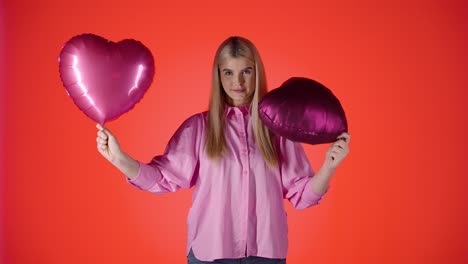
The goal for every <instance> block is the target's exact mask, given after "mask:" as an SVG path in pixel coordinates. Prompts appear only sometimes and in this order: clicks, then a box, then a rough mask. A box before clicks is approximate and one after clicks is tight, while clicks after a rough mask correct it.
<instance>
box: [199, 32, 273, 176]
mask: <svg viewBox="0 0 468 264" xmlns="http://www.w3.org/2000/svg"><path fill="white" fill-rule="evenodd" d="M226 56H230V57H233V58H236V57H246V58H248V59H252V60H253V61H254V62H255V91H254V94H253V98H252V102H251V109H250V110H251V113H252V129H253V133H254V136H255V142H256V144H257V146H258V147H259V148H260V151H261V153H262V155H263V158H264V159H265V160H266V162H267V163H268V165H269V166H270V167H272V166H275V165H277V164H278V157H277V153H276V149H275V146H274V144H273V142H272V136H271V134H270V131H269V130H268V128H267V127H265V125H264V124H263V123H262V121H261V119H260V118H259V116H258V103H259V101H260V99H261V98H262V96H263V95H264V94H265V93H266V92H267V84H266V77H265V68H264V66H263V62H262V60H261V58H260V54H259V52H258V50H257V48H256V47H255V46H254V44H253V43H252V42H250V41H249V40H247V39H245V38H242V37H237V36H234V37H230V38H228V39H226V40H225V41H224V42H223V43H221V45H220V46H219V47H218V50H217V51H216V55H215V58H214V62H213V77H212V83H211V97H210V106H209V112H208V126H207V133H206V151H207V155H208V157H209V158H212V159H216V158H219V157H221V156H222V155H223V153H224V151H225V149H226V138H225V137H224V125H225V124H224V105H225V103H226V102H227V101H226V100H227V95H226V93H225V92H224V89H223V88H222V84H221V80H220V76H219V74H220V71H219V63H220V60H221V58H223V57H226Z"/></svg>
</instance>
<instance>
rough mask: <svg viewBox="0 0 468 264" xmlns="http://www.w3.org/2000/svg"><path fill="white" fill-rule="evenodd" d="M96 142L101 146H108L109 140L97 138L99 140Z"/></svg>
mask: <svg viewBox="0 0 468 264" xmlns="http://www.w3.org/2000/svg"><path fill="white" fill-rule="evenodd" d="M96 141H97V142H98V143H99V144H104V145H107V139H103V138H100V137H97V138H96Z"/></svg>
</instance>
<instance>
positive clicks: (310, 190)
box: [97, 37, 350, 264]
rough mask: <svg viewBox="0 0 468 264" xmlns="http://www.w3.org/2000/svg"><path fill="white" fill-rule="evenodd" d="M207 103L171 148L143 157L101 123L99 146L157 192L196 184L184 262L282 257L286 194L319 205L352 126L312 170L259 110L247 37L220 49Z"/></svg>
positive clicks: (260, 73)
mask: <svg viewBox="0 0 468 264" xmlns="http://www.w3.org/2000/svg"><path fill="white" fill-rule="evenodd" d="M212 80H213V81H212V90H211V98H210V107H209V111H208V112H204V113H199V114H196V115H194V116H192V117H190V118H188V119H187V120H186V121H185V122H184V123H183V124H182V125H181V126H180V128H179V129H178V130H177V131H176V132H175V134H174V135H173V137H172V138H171V140H170V141H169V143H168V145H167V148H166V150H165V153H164V154H163V155H160V156H156V157H154V158H153V160H152V161H151V162H150V163H148V164H144V163H142V162H140V161H136V160H134V159H133V158H131V157H130V156H129V155H127V154H126V153H125V152H123V151H122V150H121V149H120V147H119V144H118V142H117V140H116V138H115V137H114V136H113V135H112V134H111V132H110V131H109V130H107V129H105V128H103V127H101V126H100V125H98V126H97V127H98V129H99V131H98V136H97V148H98V150H99V152H100V153H101V154H102V155H103V156H104V157H105V158H106V159H107V160H109V161H110V162H111V163H112V164H113V165H115V166H116V167H117V168H118V169H119V170H120V171H122V172H123V173H124V174H125V175H126V176H127V178H128V181H129V182H130V183H131V184H132V185H134V186H135V187H137V188H139V189H143V190H147V191H150V192H153V193H166V192H175V191H177V190H178V189H179V188H181V187H182V188H191V187H194V191H193V198H192V207H191V208H190V211H189V215H188V220H187V223H188V236H187V255H188V263H189V264H192V263H286V260H285V258H286V254H287V246H288V240H287V219H286V212H285V208H284V204H283V199H285V198H286V199H288V200H289V201H290V202H291V203H292V205H293V206H294V207H295V208H296V209H304V208H307V207H310V206H312V205H314V204H317V203H318V202H319V201H320V199H321V198H322V196H323V195H324V194H325V192H326V191H327V189H328V183H329V180H330V178H331V176H332V174H333V172H334V171H335V169H336V167H337V166H338V165H339V164H340V163H341V162H342V160H343V159H344V157H345V156H346V155H347V154H348V152H349V148H348V144H349V140H350V135H349V134H347V133H343V134H342V135H340V136H339V137H338V138H340V139H343V140H337V141H336V142H335V143H334V144H332V145H331V146H330V148H329V149H328V151H327V153H326V157H325V161H324V163H323V165H322V167H321V169H320V170H319V171H318V172H317V173H314V172H313V170H312V168H311V166H310V164H309V162H308V160H307V157H306V155H305V153H304V151H303V149H302V146H301V145H300V144H299V143H295V142H292V141H290V140H287V139H285V138H283V137H277V136H274V135H273V134H270V132H269V131H268V129H267V128H266V127H265V126H264V125H263V124H262V122H261V120H260V118H259V116H258V102H259V100H260V98H261V96H262V95H263V94H265V92H266V80H265V73H264V67H263V63H262V60H261V58H260V55H259V53H258V51H257V49H256V47H255V46H254V45H253V44H252V43H251V42H250V41H249V40H247V39H245V38H241V37H230V38H228V39H226V40H225V41H224V42H223V43H222V44H221V45H220V47H219V48H218V50H217V52H216V56H215V59H214V63H213V79H212Z"/></svg>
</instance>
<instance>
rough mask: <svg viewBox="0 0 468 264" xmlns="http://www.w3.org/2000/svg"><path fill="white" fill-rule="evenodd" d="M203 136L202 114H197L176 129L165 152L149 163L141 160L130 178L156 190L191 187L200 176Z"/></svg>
mask: <svg viewBox="0 0 468 264" xmlns="http://www.w3.org/2000/svg"><path fill="white" fill-rule="evenodd" d="M202 136H203V115H202V114H198V115H194V116H192V117H190V118H189V119H187V120H186V121H185V122H184V123H183V124H182V125H181V126H180V127H179V128H178V129H177V131H176V132H175V134H174V135H173V136H172V138H171V139H170V140H169V143H168V145H167V147H166V150H165V151H164V154H163V155H159V156H155V157H154V158H153V159H152V160H151V161H150V162H149V163H147V164H145V163H142V162H140V161H139V165H140V167H139V169H138V174H137V176H136V177H135V178H134V179H132V180H130V179H128V178H127V181H128V182H129V183H130V184H132V185H133V186H135V187H136V188H138V189H141V190H146V191H149V192H152V193H156V194H160V193H167V192H175V191H177V190H178V189H179V188H185V189H189V188H190V187H192V186H193V185H194V182H195V179H196V177H197V176H198V164H199V149H200V144H201V141H202Z"/></svg>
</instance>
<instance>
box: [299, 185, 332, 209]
mask: <svg viewBox="0 0 468 264" xmlns="http://www.w3.org/2000/svg"><path fill="white" fill-rule="evenodd" d="M330 187H331V186H330V185H328V186H327V190H325V192H324V193H323V194H318V193H316V192H315V191H314V189H313V188H312V184H311V182H308V183H307V185H306V187H305V188H304V193H303V194H302V199H303V200H305V201H307V203H308V204H310V205H314V204H318V203H320V202H321V201H322V199H323V197H324V196H325V194H327V192H328V190H330Z"/></svg>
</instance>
